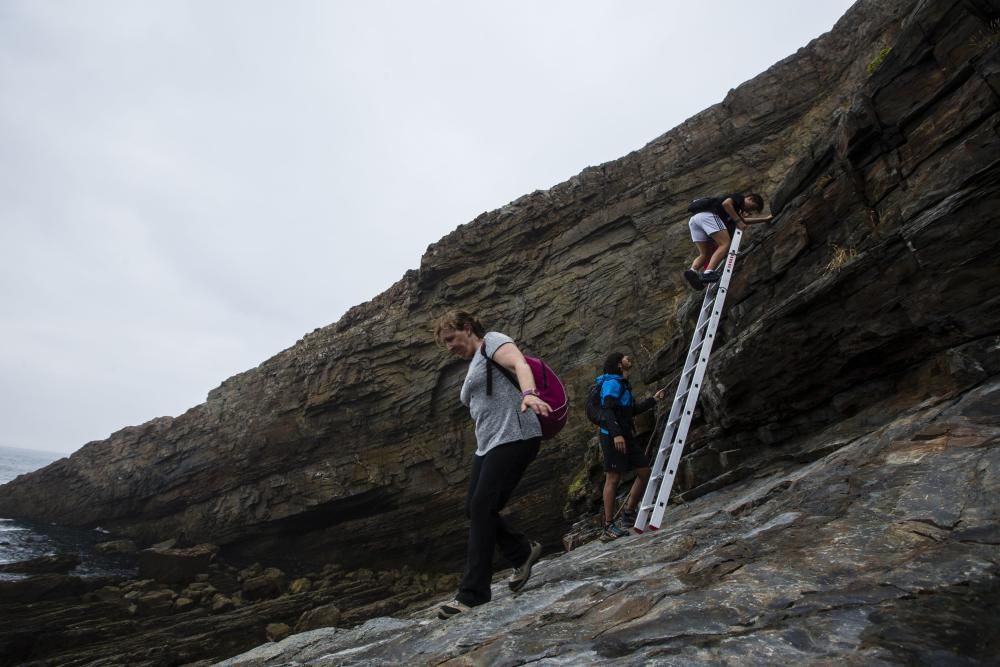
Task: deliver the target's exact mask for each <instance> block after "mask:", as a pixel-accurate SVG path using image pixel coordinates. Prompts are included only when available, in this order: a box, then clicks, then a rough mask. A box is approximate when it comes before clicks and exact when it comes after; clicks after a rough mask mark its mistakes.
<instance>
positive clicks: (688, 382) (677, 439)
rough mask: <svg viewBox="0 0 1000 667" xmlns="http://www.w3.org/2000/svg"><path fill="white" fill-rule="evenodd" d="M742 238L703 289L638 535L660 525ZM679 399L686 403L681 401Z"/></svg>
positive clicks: (738, 234)
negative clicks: (718, 273)
mask: <svg viewBox="0 0 1000 667" xmlns="http://www.w3.org/2000/svg"><path fill="white" fill-rule="evenodd" d="M742 237H743V231H742V230H740V229H737V230H736V233H735V234H733V239H732V243H731V245H730V247H729V253H728V254H727V256H726V263H725V269H724V270H723V273H722V277H721V279H720V281H719V283H718V284H717V286H716V287H714V288H709V289H707V290H706V292H705V297H704V299H703V300H702V307H701V312H700V313H699V315H698V323H697V324H696V325H695V329H694V335H693V336H692V338H691V346H690V348H689V349H688V356H687V359H686V360H685V362H684V370H683V371H682V372H681V375H680V377H679V379H678V384H677V392H676V394H675V395H674V402H673V404H672V405H671V408H670V417H669V418H668V420H667V424H666V427H665V428H664V429H663V435H662V437H661V438H660V446H659V447H658V449H657V453H656V461H655V462H654V464H653V467H652V469H651V471H650V477H649V482H647V483H646V490H645V493H644V494H643V498H642V502H641V503H640V505H639V512H638V513H637V516H636V520H635V524H634V526H633V528H635V530H636V532H639V533H641V532H643V531H644V530H646V529H647V528H649V529H650V530H657V529H658V528H659V527H660V525H661V524H662V522H663V515H664V514H665V513H666V510H667V504H668V503H669V502H670V493H671V491H672V490H673V486H674V480H675V478H676V477H677V470H678V468H679V467H680V460H681V457H682V456H683V454H684V441H685V439H686V438H687V433H688V429H689V428H690V427H691V420H692V419H693V417H694V410H695V407H696V406H697V405H698V397H699V395H700V394H701V387H702V383H703V381H704V378H705V374H706V372H707V370H708V362H709V359H710V358H711V355H712V346H713V344H714V343H715V334H716V332H717V331H718V327H719V321H720V320H721V318H722V309H723V306H724V305H725V301H726V295H727V293H728V292H729V283H730V280H731V279H732V274H733V268H734V266H735V265H736V256H737V254H738V253H739V247H740V240H741V239H742ZM692 369H693V372H692ZM682 398H683V399H685V400H683V401H681V399H682ZM664 470H665V471H666V472H664ZM654 499H655V500H654Z"/></svg>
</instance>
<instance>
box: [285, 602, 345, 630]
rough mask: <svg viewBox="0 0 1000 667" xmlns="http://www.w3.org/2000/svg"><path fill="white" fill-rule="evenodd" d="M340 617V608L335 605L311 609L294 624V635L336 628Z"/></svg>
mask: <svg viewBox="0 0 1000 667" xmlns="http://www.w3.org/2000/svg"><path fill="white" fill-rule="evenodd" d="M341 615H342V614H341V611H340V608H339V607H338V606H337V605H335V604H327V605H323V606H322V607H317V608H315V609H311V610H309V611H307V612H305V613H304V614H302V615H301V616H300V617H299V620H298V621H297V622H296V623H295V633H296V634H298V633H300V632H305V631H307V630H316V629H317V628H332V627H336V625H337V624H338V623H340V618H341Z"/></svg>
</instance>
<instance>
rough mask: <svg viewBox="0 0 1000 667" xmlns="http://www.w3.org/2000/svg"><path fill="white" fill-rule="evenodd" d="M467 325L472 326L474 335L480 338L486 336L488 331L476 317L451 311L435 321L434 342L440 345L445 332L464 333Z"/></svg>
mask: <svg viewBox="0 0 1000 667" xmlns="http://www.w3.org/2000/svg"><path fill="white" fill-rule="evenodd" d="M466 324H468V325H470V327H471V329H472V333H474V334H476V335H477V336H479V337H480V338H482V337H483V336H485V335H486V329H484V328H483V325H482V324H480V323H479V320H477V319H476V316H475V315H473V314H472V313H467V312H465V311H464V310H449V311H448V312H447V313H445V314H444V315H441V316H440V317H438V318H437V320H435V321H434V340H435V341H437V342H438V343H440V342H441V333H442V332H443V331H445V330H448V329H451V330H454V331H462V330H463V329H465V325H466Z"/></svg>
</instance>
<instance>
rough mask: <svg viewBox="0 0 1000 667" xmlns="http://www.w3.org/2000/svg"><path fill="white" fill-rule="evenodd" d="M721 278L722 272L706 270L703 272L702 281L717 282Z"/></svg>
mask: <svg viewBox="0 0 1000 667" xmlns="http://www.w3.org/2000/svg"><path fill="white" fill-rule="evenodd" d="M720 278H722V274H721V273H719V272H718V271H705V272H703V273H702V274H701V282H703V283H717V282H719V279H720Z"/></svg>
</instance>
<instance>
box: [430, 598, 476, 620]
mask: <svg viewBox="0 0 1000 667" xmlns="http://www.w3.org/2000/svg"><path fill="white" fill-rule="evenodd" d="M470 609H472V607H470V606H469V605H467V604H465V603H464V602H459V601H458V600H452V601H451V602H446V603H445V604H443V605H441V606H440V607H438V618H440V619H441V620H442V621H446V620H448V619H449V618H451V617H452V616H458V615H459V614H461V613H462V612H463V611H469V610H470Z"/></svg>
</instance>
